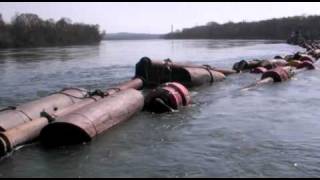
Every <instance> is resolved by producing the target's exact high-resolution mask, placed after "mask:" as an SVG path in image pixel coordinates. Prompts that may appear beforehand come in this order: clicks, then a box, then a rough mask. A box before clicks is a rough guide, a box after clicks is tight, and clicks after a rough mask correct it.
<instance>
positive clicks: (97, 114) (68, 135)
mask: <svg viewBox="0 0 320 180" xmlns="http://www.w3.org/2000/svg"><path fill="white" fill-rule="evenodd" d="M143 106H144V96H143V94H142V92H140V91H138V90H135V89H127V90H123V91H120V92H118V93H116V94H112V95H110V96H109V97H108V98H103V99H100V100H98V101H97V102H95V103H92V104H89V105H87V106H84V107H82V108H80V109H78V110H76V111H73V112H71V113H68V114H66V115H64V116H60V117H58V118H57V119H56V121H54V122H53V123H50V124H49V125H47V126H46V127H44V128H43V129H42V130H41V132H40V141H41V142H42V143H43V144H44V145H46V146H60V145H69V144H78V143H82V142H87V141H90V140H91V139H92V138H93V137H95V136H97V135H98V134H100V133H102V132H104V131H106V130H108V129H109V128H111V127H113V126H115V125H117V124H119V123H121V122H123V121H125V120H127V119H129V118H130V117H131V116H133V115H134V114H135V113H137V112H139V111H140V110H142V108H143Z"/></svg>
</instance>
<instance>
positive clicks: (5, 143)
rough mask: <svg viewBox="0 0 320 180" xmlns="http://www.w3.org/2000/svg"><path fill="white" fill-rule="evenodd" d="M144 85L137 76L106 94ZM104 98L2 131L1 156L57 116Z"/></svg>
mask: <svg viewBox="0 0 320 180" xmlns="http://www.w3.org/2000/svg"><path fill="white" fill-rule="evenodd" d="M142 85H143V81H142V80H141V79H140V78H135V79H132V80H130V81H127V82H124V83H122V84H120V85H118V86H116V87H115V88H110V89H107V90H106V91H105V92H104V94H106V95H108V96H110V95H112V94H115V93H117V92H119V90H120V91H123V90H126V89H130V88H133V89H140V88H142ZM102 98H103V97H102V96H98V95H95V96H92V97H90V98H85V99H83V100H82V101H80V102H78V103H76V104H73V105H71V106H69V107H66V108H64V109H59V110H57V111H56V112H53V113H52V114H48V115H49V117H40V118H37V119H34V120H32V121H29V122H27V123H23V124H21V125H19V126H16V127H15V128H12V129H9V130H7V131H4V132H0V156H1V155H4V154H6V153H7V152H10V151H12V150H13V149H14V148H15V147H16V146H18V145H22V144H24V143H27V142H30V141H32V140H34V139H35V138H37V137H38V136H39V135H40V131H41V130H42V128H43V127H45V126H46V125H48V124H49V123H50V122H51V121H52V120H54V119H55V118H57V117H60V116H63V115H66V114H68V113H70V112H73V111H75V110H77V109H80V108H82V107H84V106H86V105H89V104H92V103H94V102H96V101H98V100H99V99H102ZM104 98H105V99H106V98H107V97H104ZM51 118H53V119H51Z"/></svg>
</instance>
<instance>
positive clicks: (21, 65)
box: [0, 40, 320, 177]
mask: <svg viewBox="0 0 320 180" xmlns="http://www.w3.org/2000/svg"><path fill="white" fill-rule="evenodd" d="M298 50H301V49H300V48H298V47H295V46H289V45H286V44H283V43H282V42H271V41H262V40H256V41H247V40H174V41H172V40H143V41H105V42H102V44H101V45H100V46H70V47H53V48H31V49H11V50H1V51H0V76H1V79H0V84H1V88H0V107H5V106H8V105H14V104H19V103H23V102H27V101H29V100H33V99H37V98H39V97H42V96H46V95H47V94H49V93H52V92H54V91H57V90H60V89H61V88H63V87H66V86H78V87H85V88H92V89H93V88H106V87H111V86H112V85H114V84H116V83H118V82H120V81H125V80H127V79H129V78H131V77H132V76H133V75H134V66H135V63H136V62H137V61H138V60H139V59H140V58H141V57H143V56H148V57H151V58H155V59H165V58H171V59H173V60H174V61H180V62H182V61H184V62H186V61H187V62H192V63H196V64H210V65H214V66H218V67H228V68H230V67H231V66H232V64H233V63H234V62H235V61H238V60H240V59H251V58H259V57H260V58H272V57H273V56H275V55H284V54H288V53H293V52H295V51H298ZM319 77H320V72H319V71H308V72H303V73H301V74H298V75H297V76H296V78H295V79H294V80H292V81H288V82H285V83H282V84H274V85H267V86H264V87H261V88H258V89H255V90H251V91H246V92H240V91H238V90H239V88H241V87H243V86H245V85H248V84H250V83H252V82H253V81H255V80H257V79H258V78H259V76H258V75H254V74H240V75H234V76H230V77H228V78H227V79H226V80H225V81H223V82H219V83H217V84H215V85H212V86H203V87H199V88H194V89H192V96H193V104H192V105H191V106H190V107H186V108H183V109H181V110H180V111H179V112H175V113H171V114H163V115H156V114H150V113H147V112H142V113H139V114H137V115H136V116H135V117H134V118H132V119H130V120H129V121H127V122H125V123H122V124H121V125H119V126H117V127H115V128H113V129H111V130H110V131H108V132H106V133H104V134H102V135H100V136H98V137H97V138H95V139H94V140H93V141H92V142H90V143H87V144H81V145H76V146H68V147H60V148H56V149H44V148H42V147H41V146H40V145H38V144H33V145H31V146H28V147H25V148H22V149H20V150H18V151H17V152H14V153H13V154H11V155H10V156H8V157H6V158H4V159H2V160H1V161H0V177H208V176H214V177H279V176H280V177H319V176H320V168H319V167H320V164H319V151H320V145H319V140H320V139H319V137H320V136H319V129H320V122H319V121H318V117H319V116H320V111H318V107H319V106H320V98H319V96H318V92H319V91H320V78H319Z"/></svg>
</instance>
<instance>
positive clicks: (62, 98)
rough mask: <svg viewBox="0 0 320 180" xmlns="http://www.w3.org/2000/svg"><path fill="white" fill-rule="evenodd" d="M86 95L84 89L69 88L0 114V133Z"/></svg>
mask: <svg viewBox="0 0 320 180" xmlns="http://www.w3.org/2000/svg"><path fill="white" fill-rule="evenodd" d="M86 95H87V91H86V90H84V89H78V88H70V89H66V90H62V91H61V92H58V93H55V94H52V95H49V96H47V97H43V98H41V99H38V100H35V101H32V102H29V103H25V104H22V105H19V106H17V107H15V108H12V109H7V110H4V111H1V112H0V131H6V130H8V129H11V128H14V127H16V126H18V125H21V124H23V123H26V122H30V121H32V120H34V119H37V118H40V113H41V111H46V112H48V113H54V112H56V111H57V110H60V109H62V108H65V107H67V106H70V105H72V104H75V103H77V102H79V101H81V99H82V98H84V97H85V96H86Z"/></svg>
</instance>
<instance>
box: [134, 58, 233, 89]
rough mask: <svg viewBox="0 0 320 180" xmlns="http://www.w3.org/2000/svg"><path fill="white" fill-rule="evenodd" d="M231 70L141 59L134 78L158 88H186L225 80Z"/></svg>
mask: <svg viewBox="0 0 320 180" xmlns="http://www.w3.org/2000/svg"><path fill="white" fill-rule="evenodd" d="M234 73H236V72H235V71H233V70H225V69H218V68H213V67H210V66H208V65H203V66H197V65H190V64H182V63H173V62H172V61H171V60H168V59H167V60H164V61H156V60H151V59H149V58H148V57H143V58H141V60H140V61H139V62H138V63H137V64H136V77H140V78H142V79H144V85H145V86H149V87H154V86H158V85H160V84H163V83H166V82H173V81H174V82H179V83H181V84H183V85H185V86H187V87H194V86H200V85H203V84H210V83H215V82H218V81H222V80H224V79H225V77H226V75H229V74H234Z"/></svg>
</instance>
